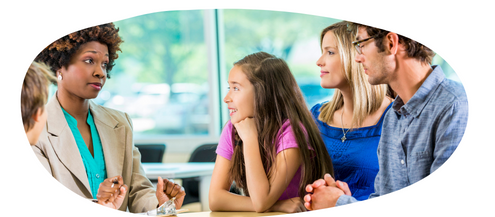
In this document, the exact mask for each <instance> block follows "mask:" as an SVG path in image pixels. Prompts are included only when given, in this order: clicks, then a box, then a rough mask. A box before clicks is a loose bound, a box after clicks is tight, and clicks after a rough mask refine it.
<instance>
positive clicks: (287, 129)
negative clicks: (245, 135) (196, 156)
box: [216, 120, 301, 200]
mask: <svg viewBox="0 0 495 217" xmlns="http://www.w3.org/2000/svg"><path fill="white" fill-rule="evenodd" d="M232 128H233V125H232V123H231V122H230V120H229V121H228V123H227V124H226V125H225V127H224V128H223V130H222V134H221V135H220V141H219V142H218V146H217V150H216V153H217V154H218V155H220V156H222V157H224V158H226V159H227V160H229V161H230V160H231V159H232V155H233V154H234V146H233V144H232ZM280 132H282V133H281V134H280ZM276 145H277V154H278V153H279V152H281V151H283V150H285V149H288V148H299V146H298V145H297V141H296V138H295V137H294V133H293V132H292V127H291V125H290V122H289V120H287V121H285V122H284V124H283V125H282V128H280V130H279V142H278V143H277V144H276ZM300 181H301V167H299V169H298V170H297V172H296V174H295V175H294V177H293V178H292V180H291V181H290V183H289V185H288V186H287V189H285V191H284V193H282V195H281V196H280V198H279V199H278V200H285V199H289V198H293V197H299V182H300Z"/></svg>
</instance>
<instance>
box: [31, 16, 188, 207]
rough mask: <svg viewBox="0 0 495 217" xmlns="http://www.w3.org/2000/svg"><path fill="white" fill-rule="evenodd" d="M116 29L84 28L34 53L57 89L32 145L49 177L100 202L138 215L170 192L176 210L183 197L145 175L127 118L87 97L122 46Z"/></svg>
mask: <svg viewBox="0 0 495 217" xmlns="http://www.w3.org/2000/svg"><path fill="white" fill-rule="evenodd" d="M118 32H119V29H118V28H115V26H114V24H113V23H108V24H103V25H99V26H94V27H90V28H87V29H83V30H80V31H77V32H74V33H71V34H69V35H66V36H64V37H62V38H60V39H58V40H56V41H55V42H53V43H52V44H50V45H49V46H48V47H46V48H45V49H44V50H43V51H42V52H41V53H40V54H39V55H38V56H37V57H36V59H35V61H38V62H43V63H45V64H47V65H49V66H50V67H51V70H52V71H53V72H54V74H55V76H56V77H57V83H56V85H57V86H58V89H57V92H56V94H55V95H54V96H53V97H52V99H51V100H50V101H49V102H48V104H47V106H46V109H47V112H48V118H47V122H46V126H45V128H44V130H43V132H42V134H41V137H40V140H39V142H38V143H37V144H36V145H34V146H33V150H34V151H35V153H36V155H37V157H38V159H39V160H40V161H41V163H42V164H43V165H44V166H45V168H46V169H47V170H48V171H49V172H50V173H51V175H52V176H53V177H54V178H55V179H57V180H58V181H59V182H61V183H62V184H63V185H64V186H66V187H67V188H69V189H70V190H72V191H73V192H75V193H77V194H79V195H81V196H83V197H86V198H91V199H98V203H100V204H103V205H106V206H109V207H112V208H115V209H119V210H122V211H126V210H127V209H128V210H129V211H130V212H133V213H137V212H145V211H149V210H152V209H154V208H156V207H157V206H159V205H162V204H163V203H165V202H166V201H168V200H169V199H171V198H173V197H176V200H175V204H176V207H177V208H180V207H181V206H182V202H183V200H184V196H185V193H184V190H183V188H182V187H181V186H180V185H177V184H174V183H173V181H168V180H167V179H161V178H159V179H158V184H157V190H156V192H155V190H154V188H153V185H152V184H151V182H150V181H149V180H148V179H147V178H146V175H145V174H144V171H143V168H142V167H141V156H140V153H139V151H138V149H137V148H136V147H135V146H134V144H133V136H132V122H131V118H130V117H129V115H127V114H126V113H124V112H120V111H116V110H113V109H110V108H106V107H103V106H100V105H97V104H96V103H94V102H93V101H91V99H93V98H96V97H97V95H98V93H99V92H100V90H101V89H102V88H103V86H104V85H105V82H106V79H107V77H108V78H110V76H109V72H110V70H111V69H112V67H113V66H114V61H115V59H117V58H118V55H117V51H121V50H120V48H119V46H120V44H121V43H122V42H123V41H122V39H121V38H120V36H119V34H118ZM107 177H111V178H107ZM127 186H128V187H127Z"/></svg>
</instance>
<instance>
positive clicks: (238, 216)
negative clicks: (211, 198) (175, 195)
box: [177, 212, 287, 217]
mask: <svg viewBox="0 0 495 217" xmlns="http://www.w3.org/2000/svg"><path fill="white" fill-rule="evenodd" d="M284 214H287V213H283V212H264V213H256V212H191V213H188V212H186V213H180V214H177V216H178V217H251V216H252V217H255V216H273V215H284Z"/></svg>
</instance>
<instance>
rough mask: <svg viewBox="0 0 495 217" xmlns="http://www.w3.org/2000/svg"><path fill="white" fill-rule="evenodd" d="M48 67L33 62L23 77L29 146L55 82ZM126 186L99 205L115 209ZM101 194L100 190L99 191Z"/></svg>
mask: <svg viewBox="0 0 495 217" xmlns="http://www.w3.org/2000/svg"><path fill="white" fill-rule="evenodd" d="M56 80H57V79H56V78H55V76H53V75H52V72H51V71H50V69H49V67H48V66H47V65H45V64H43V63H37V62H33V63H31V65H30V66H29V69H28V71H27V73H26V76H25V77H24V82H23V84H22V91H21V114H22V123H23V125H24V130H25V132H26V136H27V138H28V141H29V144H30V145H35V144H36V143H37V142H38V139H39V137H40V134H41V132H42V131H43V127H44V126H45V124H46V119H47V112H46V108H45V103H46V101H47V100H48V86H49V85H50V82H56ZM116 179H118V177H112V178H108V179H107V180H106V181H111V182H112V183H113V181H114V180H116ZM126 187H127V186H126V185H122V186H121V189H120V192H118V194H113V195H109V196H110V197H107V198H102V199H101V200H100V201H99V203H100V204H102V205H104V206H107V207H115V204H121V203H122V201H123V198H124V197H125V193H126V192H125V189H126ZM99 190H100V193H103V191H101V190H103V189H102V188H101V189H99Z"/></svg>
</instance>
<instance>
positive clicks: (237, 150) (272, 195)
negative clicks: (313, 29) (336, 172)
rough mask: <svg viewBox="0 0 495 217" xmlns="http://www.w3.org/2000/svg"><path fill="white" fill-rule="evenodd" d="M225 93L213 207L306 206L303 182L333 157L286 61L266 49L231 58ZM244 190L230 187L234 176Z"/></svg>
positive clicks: (281, 208)
mask: <svg viewBox="0 0 495 217" xmlns="http://www.w3.org/2000/svg"><path fill="white" fill-rule="evenodd" d="M228 83H229V91H228V93H227V95H226V96H225V98H224V102H225V103H226V104H227V106H228V108H229V111H230V117H231V119H230V121H228V122H227V124H226V125H225V127H224V129H223V131H222V134H221V136H220V141H219V143H218V147H217V150H216V153H217V159H216V162H215V168H214V170H213V175H212V180H211V185H210V192H209V205H210V209H211V210H212V211H256V212H265V211H277V212H301V211H306V209H305V207H304V205H303V203H302V199H303V196H304V193H305V191H304V187H305V184H306V183H311V182H312V181H313V180H312V179H313V178H314V177H318V178H321V177H323V175H324V174H325V173H326V172H325V171H327V172H328V173H332V174H333V169H332V163H331V159H330V157H329V155H328V154H327V151H326V149H325V145H324V143H323V140H322V139H321V137H320V135H319V131H318V128H317V126H316V124H315V123H314V121H313V120H312V118H311V114H310V112H309V110H308V109H307V107H306V104H305V102H304V99H303V96H302V93H301V90H300V89H299V87H298V86H297V83H296V80H295V79H294V76H293V75H292V73H291V72H290V70H289V67H288V66H287V63H286V62H285V61H284V60H282V59H280V58H276V57H275V56H273V55H270V54H268V53H265V52H258V53H254V54H251V55H248V56H246V57H244V58H243V59H241V60H239V61H238V62H236V63H235V64H234V67H233V68H232V69H231V71H230V73H229V77H228ZM233 181H235V183H236V186H237V187H239V188H241V189H242V190H243V192H244V195H237V194H232V193H230V192H229V189H230V186H231V184H232V182H233Z"/></svg>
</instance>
